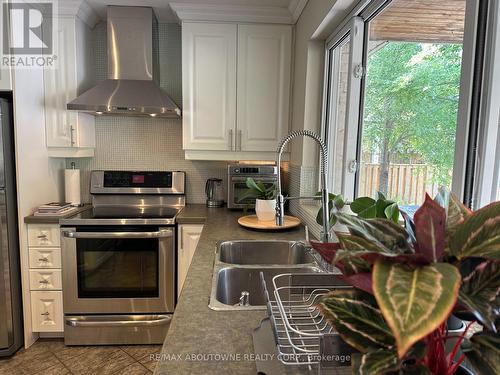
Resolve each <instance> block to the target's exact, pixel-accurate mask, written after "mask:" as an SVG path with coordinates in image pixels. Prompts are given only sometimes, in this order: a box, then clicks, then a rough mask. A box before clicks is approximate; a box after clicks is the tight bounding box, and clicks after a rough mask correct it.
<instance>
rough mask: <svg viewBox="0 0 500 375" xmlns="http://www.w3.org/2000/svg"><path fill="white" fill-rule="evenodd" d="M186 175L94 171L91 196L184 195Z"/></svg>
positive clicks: (154, 172)
mask: <svg viewBox="0 0 500 375" xmlns="http://www.w3.org/2000/svg"><path fill="white" fill-rule="evenodd" d="M184 185H185V173H184V172H171V171H92V172H91V183H90V192H91V194H184Z"/></svg>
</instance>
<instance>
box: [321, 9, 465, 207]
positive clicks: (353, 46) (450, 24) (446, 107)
mask: <svg viewBox="0 0 500 375" xmlns="http://www.w3.org/2000/svg"><path fill="white" fill-rule="evenodd" d="M466 3H467V4H469V3H471V2H467V1H466V0H443V1H426V0H392V1H381V0H378V1H372V2H369V4H368V6H366V7H364V8H362V7H359V11H358V13H357V14H353V16H354V17H353V18H352V19H351V20H346V22H345V24H344V26H343V27H342V28H341V29H339V30H338V31H337V32H336V33H335V34H334V35H333V36H332V38H330V40H329V41H328V43H327V73H328V74H327V75H326V78H327V80H328V81H327V83H328V84H327V91H326V93H327V96H326V103H327V105H325V111H326V113H325V116H324V119H325V121H324V122H325V127H324V128H325V136H326V139H327V141H328V145H329V152H330V161H329V163H330V170H329V179H330V186H329V188H330V190H332V191H333V192H334V193H343V194H344V195H345V196H346V197H347V198H348V199H352V198H354V197H356V196H374V195H375V193H376V192H377V191H380V192H382V193H383V194H385V195H386V196H387V197H388V198H391V199H394V200H396V201H398V202H399V203H400V204H402V205H408V206H418V205H419V204H420V203H421V202H422V201H423V199H424V197H425V193H426V192H427V193H429V194H431V195H432V194H435V193H436V192H437V190H438V188H439V187H440V186H446V187H448V188H453V186H452V181H456V180H459V179H455V178H454V174H463V173H464V166H463V165H458V166H457V165H454V164H455V163H454V161H455V160H456V159H457V158H456V154H457V153H464V152H466V150H464V149H463V148H461V147H458V146H457V142H456V139H457V138H460V136H462V134H460V133H463V132H467V128H466V127H465V126H463V125H461V124H466V121H462V122H460V115H459V113H460V111H459V108H460V106H461V105H464V104H463V102H462V101H461V95H462V91H463V82H462V79H461V78H462V74H468V71H467V69H463V66H462V65H463V61H462V60H463V59H462V56H463V51H464V25H465V18H466ZM469 73H470V72H469Z"/></svg>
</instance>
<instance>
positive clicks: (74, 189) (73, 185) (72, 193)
mask: <svg viewBox="0 0 500 375" xmlns="http://www.w3.org/2000/svg"><path fill="white" fill-rule="evenodd" d="M64 193H65V200H66V202H68V203H71V205H73V206H79V205H80V204H81V203H82V202H81V198H80V170H79V169H66V170H65V171H64Z"/></svg>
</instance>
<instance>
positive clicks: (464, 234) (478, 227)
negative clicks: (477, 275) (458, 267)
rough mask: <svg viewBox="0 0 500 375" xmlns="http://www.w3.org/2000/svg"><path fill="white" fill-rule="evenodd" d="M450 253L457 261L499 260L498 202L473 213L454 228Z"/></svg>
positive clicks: (499, 211)
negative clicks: (463, 259)
mask: <svg viewBox="0 0 500 375" xmlns="http://www.w3.org/2000/svg"><path fill="white" fill-rule="evenodd" d="M450 251H451V253H452V254H453V255H454V256H456V257H457V258H458V259H462V258H465V257H483V258H488V259H497V260H500V202H494V203H491V204H489V205H487V206H486V207H483V208H481V209H479V210H477V211H475V212H474V213H473V214H472V215H471V216H469V217H468V218H467V219H466V220H465V221H464V222H463V223H461V224H459V225H457V226H456V230H455V234H454V235H453V236H452V237H451V239H450Z"/></svg>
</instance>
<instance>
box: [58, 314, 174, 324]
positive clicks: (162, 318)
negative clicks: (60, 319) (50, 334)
mask: <svg viewBox="0 0 500 375" xmlns="http://www.w3.org/2000/svg"><path fill="white" fill-rule="evenodd" d="M170 320H172V315H157V316H156V317H155V318H153V319H152V318H149V317H147V318H144V319H137V320H132V319H131V320H88V317H86V318H85V319H80V318H77V317H70V318H66V325H68V326H70V327H127V326H128V327H130V326H133V327H139V326H142V327H144V326H157V325H164V324H166V323H169V322H170Z"/></svg>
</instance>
